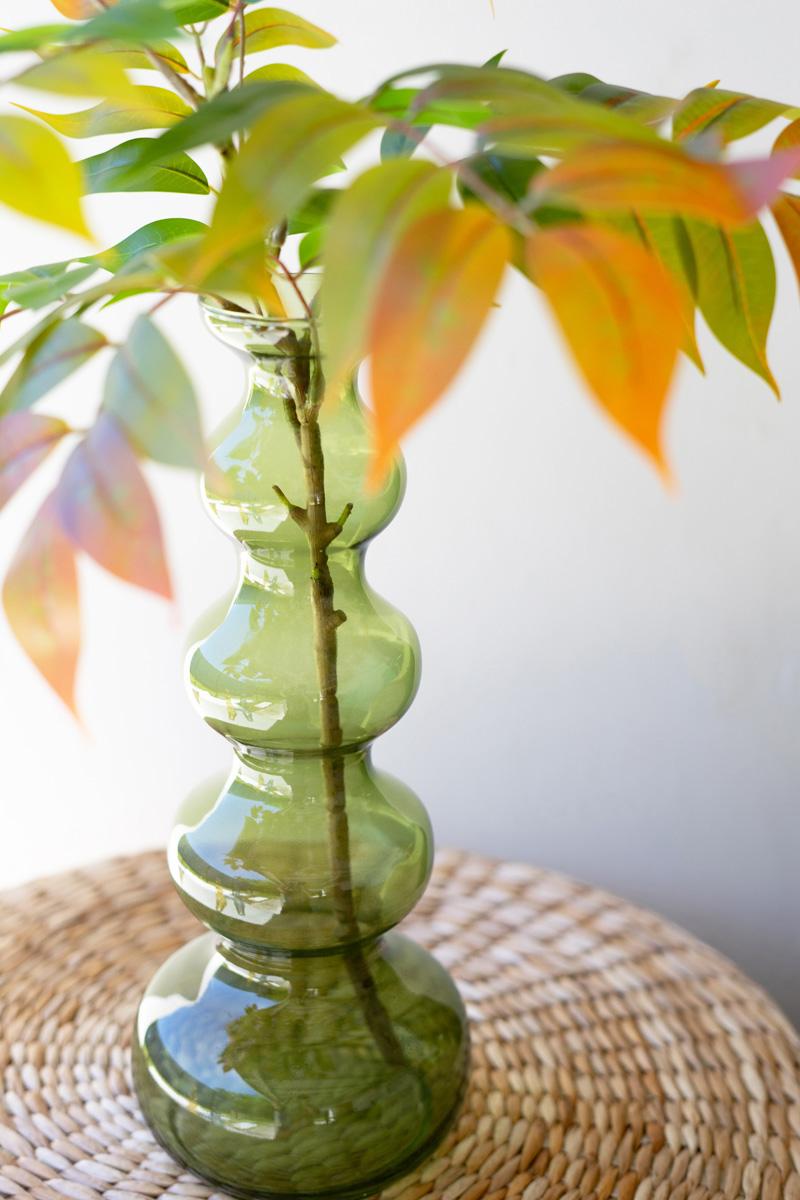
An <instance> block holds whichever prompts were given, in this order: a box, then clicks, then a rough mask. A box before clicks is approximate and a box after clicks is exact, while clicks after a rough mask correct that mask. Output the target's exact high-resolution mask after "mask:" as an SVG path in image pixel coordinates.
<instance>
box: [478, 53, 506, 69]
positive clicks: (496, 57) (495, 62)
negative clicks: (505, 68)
mask: <svg viewBox="0 0 800 1200" xmlns="http://www.w3.org/2000/svg"><path fill="white" fill-rule="evenodd" d="M507 54H508V50H498V51H497V54H493V55H492V57H491V58H487V60H486V62H485V63H484V64H483V65H484V66H485V67H499V66H500V63H501V62H502V61H503V59H504V58H505V56H506V55H507Z"/></svg>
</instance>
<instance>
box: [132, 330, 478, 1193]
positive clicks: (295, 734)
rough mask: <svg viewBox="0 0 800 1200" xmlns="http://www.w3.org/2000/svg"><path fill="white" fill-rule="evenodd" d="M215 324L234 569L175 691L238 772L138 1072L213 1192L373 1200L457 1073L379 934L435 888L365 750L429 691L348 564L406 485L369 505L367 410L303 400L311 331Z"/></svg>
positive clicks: (413, 949)
mask: <svg viewBox="0 0 800 1200" xmlns="http://www.w3.org/2000/svg"><path fill="white" fill-rule="evenodd" d="M207 315H208V320H209V322H210V324H211V326H212V328H214V329H215V331H216V332H217V333H218V334H219V335H220V336H221V337H223V339H224V340H226V341H227V342H229V343H230V344H231V345H234V346H236V347H238V348H239V349H244V350H246V351H247V353H248V355H249V357H250V371H249V378H250V388H249V395H248V399H247V403H246V406H245V409H244V412H243V413H239V414H237V416H236V417H235V419H234V420H233V421H232V422H231V423H229V426H228V428H226V429H225V430H223V432H222V433H221V435H220V438H219V442H218V445H217V448H216V450H215V453H214V455H213V462H212V468H211V470H210V471H209V473H208V475H207V479H206V496H207V503H208V507H209V510H210V512H211V514H212V516H213V518H214V520H215V521H216V522H217V523H218V524H219V525H220V526H221V527H222V528H223V529H225V530H226V531H227V532H228V533H230V534H231V535H232V536H233V537H235V538H236V539H237V541H238V542H239V544H240V545H241V547H242V570H241V576H240V581H239V587H238V591H237V593H236V595H235V597H234V598H233V601H232V603H231V605H230V607H229V609H228V611H227V614H226V615H225V617H224V619H223V620H222V622H221V624H218V626H217V627H216V628H215V629H211V630H209V631H208V632H207V633H206V634H205V636H203V637H202V638H200V639H199V640H198V642H197V644H196V645H195V647H194V649H193V650H192V652H191V654H190V658H189V664H188V674H189V684H190V690H191V694H192V696H193V698H194V701H195V704H196V705H197V708H198V710H199V712H200V713H201V715H202V716H203V717H204V719H205V720H206V722H207V723H208V724H209V725H210V726H211V727H212V728H214V729H216V730H217V731H218V732H220V733H222V734H223V735H224V736H225V737H226V738H227V739H228V740H229V741H230V742H231V744H232V746H233V749H234V752H235V759H234V764H235V765H234V768H233V770H232V772H231V774H230V776H229V778H228V780H227V781H226V782H225V783H224V785H223V786H222V787H221V788H220V787H217V788H215V789H213V790H211V791H209V792H205V793H196V794H194V795H193V796H192V797H190V798H189V800H187V802H186V803H185V805H184V807H183V810H182V812H181V813H180V814H179V819H178V824H177V826H176V829H175V831H174V834H173V837H172V839H171V842H170V849H169V863H170V870H171V873H172V876H173V879H174V881H175V884H176V886H177V888H178V891H179V892H180V894H181V897H182V899H183V900H184V902H185V903H186V905H187V906H188V907H189V908H190V909H191V911H192V912H193V913H195V914H196V915H197V916H198V917H199V919H200V920H201V921H202V922H204V923H205V925H206V926H207V927H208V928H209V930H210V931H211V932H209V933H208V934H205V935H204V936H203V937H201V938H198V939H197V940H196V941H195V942H192V943H190V944H189V945H188V946H186V947H184V948H183V949H182V950H181V951H179V952H178V953H177V954H175V955H173V957H172V958H171V959H170V960H169V961H168V962H167V963H166V964H165V965H164V966H163V967H162V969H161V970H160V971H159V972H158V974H157V975H156V977H155V979H154V980H153V982H152V984H151V985H150V988H149V990H148V992H147V995H146V996H145V998H144V1000H143V1002H142V1005H141V1008H140V1012H139V1017H138V1021H137V1031H136V1039H135V1050H134V1075H135V1080H136V1085H137V1090H138V1093H139V1096H140V1099H141V1102H142V1105H143V1108H144V1111H145V1114H146V1115H147V1117H148V1119H149V1120H150V1122H151V1124H152V1125H153V1127H154V1129H155V1131H156V1133H157V1135H158V1137H159V1138H160V1140H161V1141H162V1142H163V1143H164V1145H166V1146H167V1147H168V1149H170V1150H171V1151H172V1152H173V1153H174V1154H175V1155H176V1156H177V1157H178V1158H179V1159H180V1160H182V1161H183V1162H185V1163H186V1164H187V1165H188V1166H190V1167H191V1168H192V1169H193V1170H195V1171H197V1172H198V1173H199V1174H201V1175H203V1176H204V1177H206V1178H208V1179H210V1180H211V1181H212V1182H214V1183H215V1184H218V1185H221V1186H223V1187H225V1188H226V1189H227V1190H228V1191H231V1192H233V1193H235V1194H237V1193H238V1194H242V1195H247V1196H252V1195H265V1196H266V1195H269V1196H316V1195H320V1196H321V1195H341V1196H353V1197H355V1196H367V1195H369V1194H371V1193H373V1192H375V1191H376V1190H378V1189H379V1188H380V1187H381V1186H383V1184H384V1183H386V1182H387V1181H388V1180H390V1179H391V1178H394V1177H395V1176H397V1175H398V1174H400V1173H402V1172H404V1171H405V1170H408V1169H410V1168H411V1166H413V1165H414V1164H415V1163H416V1162H417V1161H419V1160H420V1159H421V1158H422V1157H424V1156H425V1155H426V1154H427V1153H428V1152H429V1151H430V1150H431V1149H432V1147H433V1146H434V1145H435V1144H436V1142H437V1141H438V1139H439V1138H440V1137H441V1135H442V1132H443V1130H444V1129H445V1128H446V1127H447V1125H448V1123H449V1121H450V1120H451V1119H452V1116H453V1114H454V1111H455V1109H456V1107H457V1105H458V1102H459V1099H460V1095H461V1092H462V1089H463V1082H464V1075H465V1070H466V1057H467V1035H466V1025H465V1018H464V1012H463V1007H462V1004H461V1001H460V999H459V997H458V993H457V991H456V989H455V987H454V985H453V983H452V981H451V980H450V978H449V976H448V975H447V973H446V972H445V971H444V970H443V968H442V967H441V966H440V965H439V964H438V963H437V962H436V961H435V959H433V958H432V957H431V956H430V955H429V954H428V953H427V952H426V951H424V950H422V949H421V947H419V946H417V945H416V944H415V943H413V942H411V941H409V940H408V939H407V938H405V937H402V936H401V935H399V934H397V933H396V932H392V927H393V926H394V925H396V924H397V922H398V921H400V920H401V919H402V918H403V917H404V916H405V915H406V914H407V913H408V912H409V911H410V909H411V908H412V907H413V906H414V904H415V903H416V901H417V900H418V899H419V897H420V896H421V894H422V892H423V890H424V888H425V884H426V882H427V879H428V876H429V873H430V867H431V855H432V838H431V830H430V824H429V821H428V818H427V815H426V813H425V810H424V808H423V806H422V805H421V803H420V801H419V800H418V799H417V797H416V796H415V795H414V794H413V793H412V792H411V791H410V790H409V789H408V788H407V787H405V785H403V784H402V783H400V782H399V781H398V780H396V779H394V778H392V777H391V776H389V775H386V774H385V773H383V772H380V771H377V770H376V769H375V768H374V767H373V766H372V763H371V757H370V744H371V742H372V741H373V739H374V738H376V737H377V736H378V735H379V734H381V733H382V732H383V731H384V730H385V729H388V728H389V727H390V726H391V725H392V724H394V722H395V721H397V720H398V719H399V717H400V716H402V714H403V713H404V712H405V710H406V708H407V707H408V705H409V704H410V703H411V700H412V699H413V696H414V693H415V691H416V687H417V683H418V678H419V650H418V646H417V641H416V638H415V635H414V633H413V630H412V629H411V627H410V625H409V624H408V622H407V621H406V620H405V618H404V617H403V616H401V614H399V613H398V612H397V611H396V610H395V609H393V608H392V607H391V606H390V605H389V604H388V603H386V601H384V600H383V599H381V598H380V597H379V596H377V595H376V594H375V593H374V592H373V591H372V589H371V588H370V587H369V586H368V584H367V583H366V581H365V578H364V569H363V568H364V553H365V548H366V545H367V542H368V541H369V539H370V538H371V537H373V536H374V535H375V534H376V533H377V532H378V531H379V530H380V529H381V528H383V526H384V525H385V524H386V523H387V522H388V521H389V520H390V519H391V517H392V515H393V514H394V512H395V511H396V509H397V506H398V504H399V502H400V499H401V497H402V490H403V478H402V470H401V468H400V466H398V467H396V468H395V470H394V471H393V472H392V473H391V475H390V476H389V478H388V479H387V480H386V481H385V483H384V485H383V487H382V488H381V489H380V490H379V491H377V492H375V493H371V494H367V493H365V491H364V487H363V481H364V476H365V472H366V468H367V464H368V458H369V438H368V433H367V428H366V425H365V420H364V414H363V410H362V408H361V405H360V403H359V401H358V399H357V397H356V395H355V393H354V392H353V391H352V390H350V391H349V392H348V393H347V394H346V395H345V396H343V397H342V398H341V400H340V401H338V403H329V402H326V403H325V404H324V405H322V406H321V407H320V408H319V409H318V410H314V407H313V405H310V404H309V397H310V396H311V397H313V395H314V394H315V389H316V390H317V392H319V389H320V388H321V387H322V386H323V381H322V377H321V374H320V367H319V360H318V358H317V357H316V355H315V354H314V350H313V340H312V338H311V337H310V329H309V326H308V325H307V324H306V323H304V322H301V321H294V322H287V323H283V324H278V323H276V322H274V321H268V320H263V319H254V318H252V317H249V318H248V317H244V316H239V315H237V314H233V313H229V312H223V311H222V310H215V309H209V310H208V312H207ZM298 414H300V419H299V420H298ZM351 506H352V507H351ZM301 509H302V511H303V512H305V513H306V516H305V517H302V516H301V517H300V519H298V512H299V511H300V510H301ZM340 513H341V514H342V517H341V518H338V514H340Z"/></svg>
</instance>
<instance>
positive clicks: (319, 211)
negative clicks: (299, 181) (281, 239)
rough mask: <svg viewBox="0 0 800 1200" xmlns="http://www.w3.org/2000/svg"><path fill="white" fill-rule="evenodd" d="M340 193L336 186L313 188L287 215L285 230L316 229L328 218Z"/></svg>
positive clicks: (304, 231)
mask: <svg viewBox="0 0 800 1200" xmlns="http://www.w3.org/2000/svg"><path fill="white" fill-rule="evenodd" d="M340 195H341V192H340V191H339V190H338V189H336V188H314V189H313V191H311V192H309V193H308V195H307V196H306V197H305V198H304V200H303V203H302V204H301V205H300V207H299V208H296V209H295V211H294V212H293V213H292V215H291V216H290V217H289V221H288V224H287V232H288V233H308V232H309V230H311V229H316V227H317V226H318V225H320V224H321V223H322V222H323V221H326V220H327V219H328V217H329V216H330V212H331V209H332V208H333V205H334V204H335V203H336V200H337V199H338V197H339V196H340Z"/></svg>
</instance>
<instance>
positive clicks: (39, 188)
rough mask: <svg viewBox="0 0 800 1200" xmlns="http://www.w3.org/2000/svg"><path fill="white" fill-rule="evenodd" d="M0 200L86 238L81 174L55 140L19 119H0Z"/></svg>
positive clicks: (47, 132) (39, 128)
mask: <svg viewBox="0 0 800 1200" xmlns="http://www.w3.org/2000/svg"><path fill="white" fill-rule="evenodd" d="M0 202H2V203H3V204H7V205H8V207H9V208H13V209H16V210H17V212H21V213H24V214H25V216H28V217H36V218H38V219H39V220H40V221H47V222H48V223H49V224H51V225H58V226H60V227H61V228H62V229H67V230H69V231H70V233H77V234H80V235H81V237H88V236H89V230H88V229H87V227H86V222H85V221H84V219H83V213H82V212H81V174H80V170H79V169H78V167H77V166H76V165H75V163H73V162H72V161H71V160H70V158H69V156H68V154H67V152H66V150H65V149H64V147H63V146H62V145H61V142H60V141H59V140H58V138H57V137H54V136H53V134H52V133H50V132H49V130H47V129H42V127H41V125H36V124H35V123H34V122H33V121H26V120H24V118H22V117H0Z"/></svg>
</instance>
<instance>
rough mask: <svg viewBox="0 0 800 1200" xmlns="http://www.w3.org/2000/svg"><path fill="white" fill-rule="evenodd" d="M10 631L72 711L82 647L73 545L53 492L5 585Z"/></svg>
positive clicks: (4, 597)
mask: <svg viewBox="0 0 800 1200" xmlns="http://www.w3.org/2000/svg"><path fill="white" fill-rule="evenodd" d="M3 605H4V607H5V610H6V616H7V617H8V622H9V625H10V626H11V631H12V633H13V634H14V636H15V637H16V639H17V641H18V642H19V644H20V645H21V647H22V649H23V650H24V651H25V653H26V654H27V655H28V657H29V658H30V659H31V661H32V662H33V664H34V666H35V667H36V668H37V669H38V670H39V671H41V673H42V675H43V676H44V678H45V679H46V680H47V682H48V683H49V684H50V687H51V688H53V690H54V691H55V692H57V693H58V695H59V696H60V697H61V699H62V700H63V701H64V703H65V704H67V705H68V706H69V707H70V708H71V709H72V710H73V712H74V711H75V671H76V668H77V664H78V654H79V652H80V641H81V630H80V612H79V607H78V576H77V572H76V570H75V551H74V549H73V547H72V543H71V542H70V540H69V538H68V537H67V536H66V534H65V533H64V531H63V530H62V528H61V524H60V522H59V520H58V517H57V515H56V512H55V509H54V506H53V503H52V497H50V498H49V499H48V500H46V501H45V503H44V505H43V506H42V507H41V508H40V509H39V512H38V513H37V515H36V517H34V520H33V523H32V525H31V526H30V528H29V530H28V532H27V533H26V534H25V537H24V538H23V539H22V542H21V544H20V546H19V549H18V550H17V553H16V555H15V556H14V559H13V561H12V563H11V567H10V568H9V571H8V574H7V575H6V579H5V583H4V585H3Z"/></svg>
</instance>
